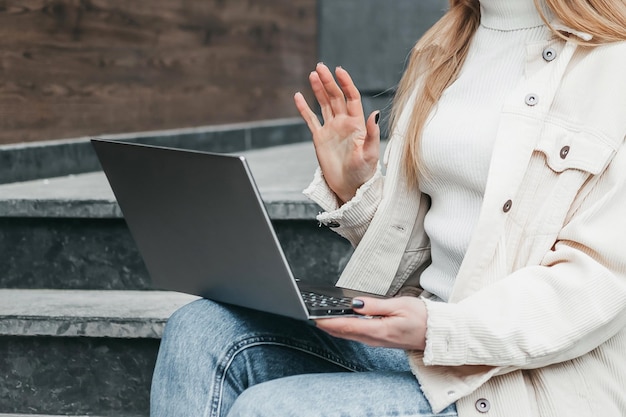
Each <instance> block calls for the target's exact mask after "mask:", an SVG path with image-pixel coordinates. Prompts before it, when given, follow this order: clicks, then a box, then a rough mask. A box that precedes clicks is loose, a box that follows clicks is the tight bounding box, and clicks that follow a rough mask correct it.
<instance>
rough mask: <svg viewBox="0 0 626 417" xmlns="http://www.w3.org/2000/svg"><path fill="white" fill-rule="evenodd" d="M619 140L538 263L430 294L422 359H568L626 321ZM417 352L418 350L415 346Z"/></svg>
mask: <svg viewBox="0 0 626 417" xmlns="http://www.w3.org/2000/svg"><path fill="white" fill-rule="evenodd" d="M625 209H626V145H624V143H622V146H621V148H620V149H619V150H618V152H617V153H616V155H615V157H614V158H613V161H612V162H611V164H610V165H609V166H608V167H607V169H606V170H605V171H604V172H603V173H602V174H601V176H600V177H598V178H597V181H596V182H595V184H594V185H593V186H592V188H590V190H589V192H588V194H587V195H586V197H585V198H584V200H582V203H581V204H580V205H579V206H578V208H577V210H576V211H575V213H574V214H573V215H572V216H571V218H570V219H569V221H567V223H566V224H565V225H564V226H563V228H562V229H561V231H560V232H559V234H558V238H557V242H556V244H555V245H554V247H553V248H552V250H550V251H549V252H548V253H547V254H546V255H545V256H544V258H543V260H542V262H541V264H540V265H537V266H530V267H525V268H522V269H519V270H517V271H515V272H513V273H512V274H510V275H509V276H507V277H505V278H504V279H502V280H500V281H498V282H496V283H495V284H492V285H490V286H488V287H486V288H483V289H482V290H480V291H478V292H476V293H474V294H472V295H470V296H469V297H467V298H465V299H463V300H461V301H460V302H458V303H456V304H444V303H437V302H431V301H427V300H426V301H425V302H426V303H427V307H428V311H429V319H428V334H427V346H426V350H425V351H424V353H423V358H419V359H420V360H423V364H424V365H427V366H428V365H447V366H458V365H488V366H493V367H500V368H501V369H499V370H498V371H497V372H498V373H505V372H508V371H511V370H515V369H532V368H539V367H544V366H548V365H551V364H554V363H558V362H562V361H566V360H571V359H574V358H577V357H579V356H581V355H584V354H586V353H588V352H590V351H592V350H593V349H595V348H596V347H598V346H599V345H600V344H602V343H604V342H605V341H607V340H608V339H610V338H611V337H613V336H614V335H616V334H617V333H618V332H619V331H621V330H623V329H624V327H626V216H625ZM419 356H421V354H419Z"/></svg>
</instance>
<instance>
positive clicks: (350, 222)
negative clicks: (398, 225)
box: [303, 166, 384, 247]
mask: <svg viewBox="0 0 626 417" xmlns="http://www.w3.org/2000/svg"><path fill="white" fill-rule="evenodd" d="M383 183H384V177H383V175H382V173H381V169H380V166H379V167H378V168H377V169H376V173H375V174H374V176H373V177H372V178H371V179H370V180H369V181H367V182H366V183H365V184H363V185H362V186H361V187H360V188H359V189H358V190H357V192H356V194H355V196H354V197H353V198H352V199H351V200H350V201H348V202H346V203H344V204H343V205H341V206H340V205H339V203H338V200H337V196H336V195H335V193H334V192H333V191H332V190H331V189H330V187H329V186H328V184H327V183H326V180H325V179H324V176H323V174H322V170H321V169H320V168H319V167H318V168H317V170H316V171H315V175H314V177H313V181H312V182H311V184H310V185H309V186H308V187H307V188H306V189H305V190H304V191H303V193H304V195H306V196H307V197H308V198H310V199H311V200H313V201H314V202H316V203H317V204H318V205H319V206H320V207H321V208H322V209H323V210H324V212H322V213H320V214H319V215H318V216H317V220H318V221H319V222H320V224H323V225H326V226H329V227H330V228H331V229H332V230H333V231H335V232H336V233H338V234H339V235H340V236H343V237H344V238H346V239H348V241H349V242H350V243H351V244H352V246H354V247H356V246H357V245H358V243H359V242H360V241H361V238H362V237H363V235H364V234H365V232H366V231H367V228H368V226H369V224H370V222H371V221H372V219H373V218H374V214H375V213H376V209H377V208H378V205H379V204H380V201H381V199H382V194H383Z"/></svg>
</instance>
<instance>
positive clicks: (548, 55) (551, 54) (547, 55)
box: [542, 48, 556, 62]
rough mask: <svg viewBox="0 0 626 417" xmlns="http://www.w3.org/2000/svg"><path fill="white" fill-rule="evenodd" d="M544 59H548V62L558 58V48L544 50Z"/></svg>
mask: <svg viewBox="0 0 626 417" xmlns="http://www.w3.org/2000/svg"><path fill="white" fill-rule="evenodd" d="M542 55H543V59H544V60H546V62H551V61H554V59H555V58H556V50H555V49H554V48H546V49H544V50H543V54H542Z"/></svg>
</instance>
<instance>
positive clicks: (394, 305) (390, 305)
mask: <svg viewBox="0 0 626 417" xmlns="http://www.w3.org/2000/svg"><path fill="white" fill-rule="evenodd" d="M352 305H353V307H354V311H355V312H357V313H359V314H362V315H364V316H395V315H396V314H397V313H398V311H400V310H401V309H402V308H403V306H404V302H403V300H402V299H400V298H387V299H380V298H371V297H359V298H355V299H354V300H353V303H352ZM360 305H363V306H362V307H359V306H360Z"/></svg>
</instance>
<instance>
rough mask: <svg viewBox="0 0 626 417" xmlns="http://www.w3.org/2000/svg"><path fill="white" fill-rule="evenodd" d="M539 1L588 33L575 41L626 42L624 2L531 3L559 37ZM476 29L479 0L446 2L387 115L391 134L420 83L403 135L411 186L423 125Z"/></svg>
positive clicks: (456, 71)
mask: <svg viewBox="0 0 626 417" xmlns="http://www.w3.org/2000/svg"><path fill="white" fill-rule="evenodd" d="M541 1H544V2H545V5H546V6H547V7H548V8H549V10H550V11H551V13H552V14H553V15H554V16H555V17H557V18H558V19H560V21H561V22H562V23H563V24H565V25H566V26H568V27H570V28H571V29H574V30H577V31H580V32H585V33H589V34H591V35H592V36H593V39H592V40H590V41H583V40H580V39H576V41H577V42H579V43H581V44H583V45H588V46H593V45H598V44H603V43H609V42H615V41H621V40H626V2H624V1H623V0H617V1H615V0H534V2H535V7H536V8H537V10H538V11H539V13H540V14H541V16H542V18H543V20H544V21H545V22H546V24H548V26H549V27H550V29H551V30H552V31H553V32H554V33H555V34H556V35H557V36H560V37H562V38H565V39H567V34H563V33H560V32H558V31H557V30H556V29H554V28H553V27H552V26H550V22H549V21H548V19H547V17H546V15H545V13H544V11H543V9H542V5H541ZM479 24H480V3H479V0H450V7H449V9H448V11H447V12H446V13H445V14H444V16H443V17H442V18H441V19H440V20H439V21H438V22H437V23H435V25H434V26H432V27H431V28H430V29H429V30H428V31H427V32H426V33H425V34H424V36H422V38H421V39H420V40H419V41H418V42H417V44H416V45H415V47H414V48H413V50H412V52H411V56H410V58H409V63H408V66H407V68H406V71H405V72H404V75H403V77H402V79H401V80H400V84H399V85H398V91H397V93H396V96H395V99H394V104H393V110H392V113H391V132H393V131H394V130H395V127H396V124H397V122H398V119H399V116H400V113H401V111H402V110H403V108H404V107H405V106H406V105H407V103H408V101H409V97H410V96H411V94H412V93H413V90H414V89H415V88H416V83H418V80H419V85H418V90H417V96H416V99H415V103H414V105H413V111H412V114H411V117H410V121H409V123H408V126H407V130H406V132H405V134H406V138H405V150H404V160H403V164H404V171H405V173H406V175H407V177H408V178H409V180H410V181H412V182H416V181H417V177H418V175H419V174H422V175H426V174H427V173H426V172H425V170H424V169H423V165H422V163H421V152H420V138H421V135H422V131H423V128H424V125H425V124H426V121H427V119H428V117H429V115H430V113H431V112H432V111H433V109H434V107H435V106H436V104H437V102H438V101H439V99H440V97H441V95H442V94H443V92H444V90H445V89H446V88H447V87H448V86H449V85H450V84H452V83H453V82H454V81H455V80H456V78H457V77H458V75H459V72H460V70H461V67H462V66H463V63H464V62H465V58H466V57H467V53H468V50H469V46H470V42H471V40H472V37H473V35H474V33H475V32H476V29H477V28H478V26H479Z"/></svg>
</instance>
